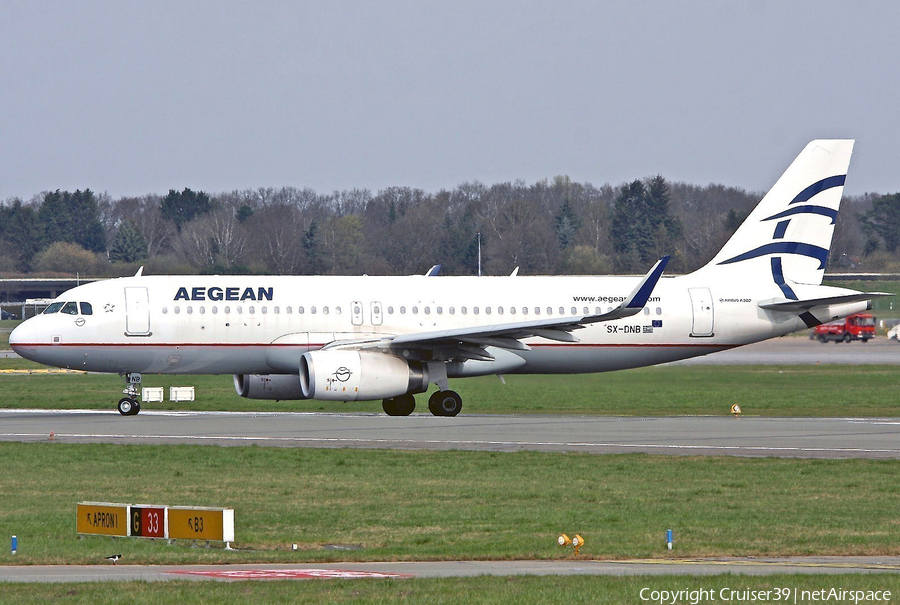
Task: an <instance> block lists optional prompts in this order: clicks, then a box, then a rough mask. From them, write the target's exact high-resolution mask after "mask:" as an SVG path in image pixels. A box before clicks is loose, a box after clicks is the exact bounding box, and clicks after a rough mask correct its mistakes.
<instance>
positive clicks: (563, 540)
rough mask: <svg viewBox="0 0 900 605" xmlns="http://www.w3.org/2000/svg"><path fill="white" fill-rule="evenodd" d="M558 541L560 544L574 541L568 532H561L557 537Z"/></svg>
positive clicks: (565, 544)
mask: <svg viewBox="0 0 900 605" xmlns="http://www.w3.org/2000/svg"><path fill="white" fill-rule="evenodd" d="M556 543H557V544H559V545H560V546H569V545H570V544H571V543H572V539H571V538H569V536H567V535H566V534H559V537H558V538H557V539H556Z"/></svg>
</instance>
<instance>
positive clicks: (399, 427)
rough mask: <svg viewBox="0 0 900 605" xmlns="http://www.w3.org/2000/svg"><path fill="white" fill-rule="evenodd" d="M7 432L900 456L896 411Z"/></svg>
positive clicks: (110, 423)
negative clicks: (891, 414) (883, 413)
mask: <svg viewBox="0 0 900 605" xmlns="http://www.w3.org/2000/svg"><path fill="white" fill-rule="evenodd" d="M0 419H2V429H0V440H4V441H25V442H34V441H46V440H49V438H50V433H51V432H53V433H54V439H55V440H56V441H57V442H62V443H148V444H160V443H184V444H204V445H250V444H257V445H264V446H278V447H334V448H338V447H353V448H379V449H411V450H422V449H424V450H449V449H462V450H481V451H505V452H509V451H522V450H530V451H546V452H553V451H565V452H587V453H597V454H604V453H626V452H644V453H654V454H680V455H729V456H780V457H793V458H883V459H900V419H897V418H747V417H744V418H732V417H730V416H727V417H711V416H710V417H706V416H676V417H650V418H633V417H608V416H543V415H540V416H539V415H477V414H467V415H465V416H458V417H456V418H441V417H436V416H432V415H430V414H413V415H411V416H407V417H389V416H385V415H383V414H365V413H357V414H330V413H311V412H306V413H291V412H279V413H268V414H266V413H253V412H166V411H153V410H147V411H144V412H141V414H140V415H139V416H121V415H119V414H118V412H115V411H112V410H110V411H85V410H15V409H3V410H0Z"/></svg>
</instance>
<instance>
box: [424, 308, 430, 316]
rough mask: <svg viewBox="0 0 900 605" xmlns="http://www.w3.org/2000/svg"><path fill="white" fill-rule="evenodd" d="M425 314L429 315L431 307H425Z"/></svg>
mask: <svg viewBox="0 0 900 605" xmlns="http://www.w3.org/2000/svg"><path fill="white" fill-rule="evenodd" d="M425 315H431V307H425Z"/></svg>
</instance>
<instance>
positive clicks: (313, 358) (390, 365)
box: [300, 350, 428, 401]
mask: <svg viewBox="0 0 900 605" xmlns="http://www.w3.org/2000/svg"><path fill="white" fill-rule="evenodd" d="M300 389H301V390H302V392H303V396H304V397H307V398H309V399H331V400H337V401H356V400H368V399H388V398H391V397H397V396H399V395H405V394H406V393H423V392H425V391H426V390H428V372H427V370H426V368H425V367H424V366H423V365H422V364H421V363H419V362H416V361H406V360H403V359H400V358H399V357H394V356H393V355H388V354H386V353H378V352H374V351H341V350H338V351H312V352H309V353H304V354H303V357H301V358H300Z"/></svg>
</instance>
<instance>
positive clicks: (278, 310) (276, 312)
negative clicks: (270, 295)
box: [272, 307, 281, 315]
mask: <svg viewBox="0 0 900 605" xmlns="http://www.w3.org/2000/svg"><path fill="white" fill-rule="evenodd" d="M272 311H274V312H275V315H278V314H279V313H281V309H279V308H278V307H273V308H272Z"/></svg>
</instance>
